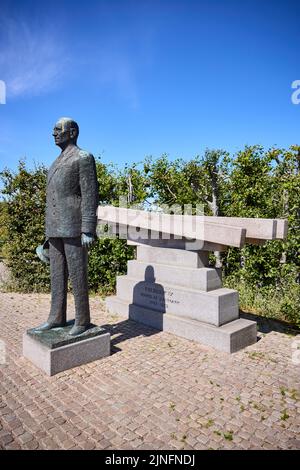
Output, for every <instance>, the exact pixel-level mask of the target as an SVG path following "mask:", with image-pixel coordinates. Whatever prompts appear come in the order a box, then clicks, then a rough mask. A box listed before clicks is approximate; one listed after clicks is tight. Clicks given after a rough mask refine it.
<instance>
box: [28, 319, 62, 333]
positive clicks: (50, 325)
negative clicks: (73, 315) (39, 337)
mask: <svg viewBox="0 0 300 470" xmlns="http://www.w3.org/2000/svg"><path fill="white" fill-rule="evenodd" d="M64 326H66V323H51V322H48V321H47V322H46V323H43V324H42V325H40V326H37V327H36V328H34V329H35V331H47V330H52V328H62V327H64Z"/></svg>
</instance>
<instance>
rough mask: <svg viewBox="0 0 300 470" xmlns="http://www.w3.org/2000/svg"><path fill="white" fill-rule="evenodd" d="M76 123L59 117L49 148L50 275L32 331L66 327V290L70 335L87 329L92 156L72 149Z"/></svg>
mask: <svg viewBox="0 0 300 470" xmlns="http://www.w3.org/2000/svg"><path fill="white" fill-rule="evenodd" d="M78 134H79V128H78V124H77V123H76V122H75V121H73V120H72V119H70V118H61V119H59V121H58V122H57V123H56V124H55V127H54V130H53V136H54V140H55V144H56V145H58V146H59V147H60V148H61V150H62V152H61V154H60V155H59V157H58V158H57V159H56V160H55V161H54V163H53V164H52V166H51V167H50V169H49V172H48V179H47V200H46V238H47V244H48V245H49V258H50V273H51V309H50V314H49V318H48V320H47V322H46V323H44V324H43V325H41V326H40V327H38V328H36V330H38V331H44V330H50V329H51V328H57V327H62V326H65V325H66V309H67V285H68V276H69V277H70V279H71V283H72V288H73V294H74V298H75V310H76V314H75V324H74V326H73V327H72V329H71V331H70V333H69V334H70V335H73V336H75V335H78V334H81V333H83V332H84V331H85V330H86V329H87V328H88V327H89V325H90V310H89V298H88V278H87V249H88V247H89V246H90V245H91V244H92V243H93V241H94V239H95V236H96V223H97V216H96V211H97V207H98V183H97V175H96V165H95V159H94V157H93V155H91V154H90V153H88V152H85V151H84V150H81V149H80V148H79V147H78V146H77V138H78Z"/></svg>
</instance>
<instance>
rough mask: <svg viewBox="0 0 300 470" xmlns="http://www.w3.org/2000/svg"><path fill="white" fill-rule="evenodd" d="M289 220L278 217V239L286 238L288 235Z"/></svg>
mask: <svg viewBox="0 0 300 470" xmlns="http://www.w3.org/2000/svg"><path fill="white" fill-rule="evenodd" d="M287 232H288V221H287V220H285V219H276V237H275V238H276V240H284V239H285V238H286V237H287Z"/></svg>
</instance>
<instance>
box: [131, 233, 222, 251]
mask: <svg viewBox="0 0 300 470" xmlns="http://www.w3.org/2000/svg"><path fill="white" fill-rule="evenodd" d="M160 235H163V234H160ZM127 244H128V245H133V246H151V247H157V248H171V249H178V250H186V251H199V252H200V253H201V252H206V251H207V252H210V251H227V249H228V246H227V245H221V244H220V243H210V242H204V241H203V240H187V239H186V238H183V239H182V240H178V239H175V238H170V239H168V240H167V239H163V238H160V239H153V238H143V236H141V237H139V238H137V239H135V240H133V239H131V238H130V237H129V236H128V238H127Z"/></svg>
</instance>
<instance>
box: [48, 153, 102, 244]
mask: <svg viewBox="0 0 300 470" xmlns="http://www.w3.org/2000/svg"><path fill="white" fill-rule="evenodd" d="M98 198H99V193H98V182H97V175H96V165H95V159H94V157H93V155H91V154H90V153H88V152H85V151H83V150H81V149H80V148H79V147H75V148H73V149H72V150H71V151H69V153H67V152H66V153H65V154H64V153H62V154H61V155H60V156H59V157H58V158H57V159H56V160H55V161H54V162H53V164H52V165H51V167H50V169H49V172H48V178H47V198H46V237H47V238H50V237H59V238H63V237H66V238H69V237H78V236H80V235H81V233H92V234H95V233H96V224H97V215H96V212H97V207H98Z"/></svg>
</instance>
